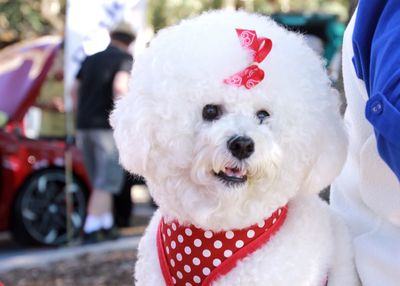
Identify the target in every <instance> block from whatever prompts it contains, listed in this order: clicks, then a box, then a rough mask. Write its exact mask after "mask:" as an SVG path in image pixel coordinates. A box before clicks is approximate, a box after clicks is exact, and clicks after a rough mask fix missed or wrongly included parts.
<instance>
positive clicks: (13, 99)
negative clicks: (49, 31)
mask: <svg viewBox="0 0 400 286" xmlns="http://www.w3.org/2000/svg"><path fill="white" fill-rule="evenodd" d="M60 46H61V38H60V37H57V36H46V37H41V38H38V39H36V40H32V41H26V42H22V43H18V44H15V45H12V46H9V47H7V48H5V49H3V50H2V51H0V113H1V117H6V121H15V120H21V119H22V118H23V116H24V115H25V113H26V111H27V109H28V108H29V107H30V106H31V105H32V104H33V102H34V101H35V99H36V97H37V96H38V95H39V91H40V87H41V86H42V84H43V82H44V80H45V79H46V75H47V73H48V71H49V69H50V67H51V65H52V63H53V60H54V57H55V55H56V54H57V51H58V50H59V49H60Z"/></svg>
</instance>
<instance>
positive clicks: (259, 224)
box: [257, 221, 265, 228]
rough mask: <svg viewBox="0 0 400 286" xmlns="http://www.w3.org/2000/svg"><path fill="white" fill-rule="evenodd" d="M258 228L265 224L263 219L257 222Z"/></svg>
mask: <svg viewBox="0 0 400 286" xmlns="http://www.w3.org/2000/svg"><path fill="white" fill-rule="evenodd" d="M257 225H258V227H259V228H263V227H264V225H265V221H260V222H259V223H257Z"/></svg>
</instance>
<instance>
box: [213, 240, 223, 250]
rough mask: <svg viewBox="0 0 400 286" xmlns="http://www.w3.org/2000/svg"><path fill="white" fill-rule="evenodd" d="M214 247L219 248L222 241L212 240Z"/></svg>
mask: <svg viewBox="0 0 400 286" xmlns="http://www.w3.org/2000/svg"><path fill="white" fill-rule="evenodd" d="M214 247H215V248H216V249H220V248H221V247H222V242H221V241H220V240H216V241H214Z"/></svg>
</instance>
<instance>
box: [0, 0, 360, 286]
mask: <svg viewBox="0 0 400 286" xmlns="http://www.w3.org/2000/svg"><path fill="white" fill-rule="evenodd" d="M356 3H357V1H355V0H247V1H243V0H165V1H164V0H0V160H1V161H0V162H1V164H0V285H2V283H3V284H4V285H132V283H133V282H132V273H133V267H134V262H135V255H136V247H137V243H138V241H139V239H140V236H141V234H142V233H143V231H144V229H145V227H146V225H147V223H148V221H149V218H150V217H151V215H152V213H153V212H154V210H155V208H156V206H155V204H154V203H153V202H152V200H151V198H150V196H149V194H148V191H147V188H146V182H145V178H142V177H140V176H139V175H140V174H138V175H135V176H133V175H128V174H126V178H125V182H124V185H123V186H122V188H121V191H120V193H119V194H118V195H116V196H114V215H115V220H116V225H117V227H118V231H119V235H120V236H119V239H117V240H114V241H105V242H101V243H98V244H96V245H85V244H83V243H82V241H81V232H82V227H83V222H84V219H85V216H86V207H87V201H88V197H89V195H90V193H91V189H92V187H91V184H90V182H89V180H88V176H87V173H86V170H85V168H84V166H83V163H82V158H81V154H80V152H79V150H78V149H77V148H76V146H75V142H74V135H75V128H74V125H75V124H74V115H73V112H72V103H71V99H70V97H69V93H70V92H69V91H70V88H71V84H72V81H73V79H74V77H75V75H76V73H77V70H78V67H79V65H80V63H81V62H82V61H83V60H84V59H85V57H86V56H88V55H91V54H93V53H95V52H98V51H101V50H103V49H104V48H105V47H106V46H107V44H108V42H109V38H108V30H109V29H110V28H111V27H112V26H114V25H115V24H116V23H118V22H120V21H125V22H128V23H129V24H130V26H131V28H132V29H133V30H134V31H135V33H136V35H137V39H136V41H135V44H134V45H132V47H131V48H130V51H131V53H132V55H133V57H135V56H137V55H138V54H140V53H141V52H142V51H143V50H144V49H145V47H146V46H147V45H148V44H149V42H150V41H151V39H152V38H153V37H154V35H155V34H156V33H157V31H159V30H160V29H162V28H164V27H166V26H169V25H173V24H175V23H177V22H179V20H181V19H183V18H186V17H190V16H194V15H198V14H200V13H201V12H203V11H207V10H210V9H243V10H247V11H250V12H257V13H261V14H265V15H269V16H271V17H272V18H273V19H274V20H275V21H277V22H278V23H279V24H281V25H283V26H285V27H286V28H288V29H290V30H293V31H296V32H298V33H302V34H304V36H305V38H306V40H307V42H308V43H309V45H310V47H311V48H313V49H314V51H315V52H316V53H318V54H319V55H320V57H321V58H322V59H323V60H324V62H325V65H326V68H327V70H328V72H329V75H330V78H331V80H332V84H333V85H334V86H335V87H336V88H337V89H338V90H339V92H341V93H342V92H343V90H342V80H341V45H342V38H343V33H344V30H345V27H346V24H347V21H348V20H349V16H351V14H352V11H354V8H355V6H356ZM344 108H345V102H344V101H343V110H344ZM323 196H324V198H325V199H327V200H328V199H329V197H328V196H329V193H328V192H326V191H325V192H324V194H323Z"/></svg>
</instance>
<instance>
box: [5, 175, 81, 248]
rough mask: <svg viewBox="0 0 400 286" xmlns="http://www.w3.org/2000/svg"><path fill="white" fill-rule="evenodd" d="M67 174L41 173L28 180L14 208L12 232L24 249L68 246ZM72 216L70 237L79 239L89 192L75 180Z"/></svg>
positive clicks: (72, 188)
mask: <svg viewBox="0 0 400 286" xmlns="http://www.w3.org/2000/svg"><path fill="white" fill-rule="evenodd" d="M65 186H66V183H65V170H63V169H48V170H42V171H39V172H37V173H36V174H34V175H33V176H31V177H29V178H28V179H27V181H26V182H25V183H24V184H23V186H22V188H21V189H20V190H19V192H18V195H17V199H16V201H15V204H14V209H13V217H12V222H11V224H12V225H11V231H12V234H13V237H14V239H15V240H16V241H17V242H18V243H19V244H22V245H48V246H58V245H63V244H65V243H67V242H68V239H69V237H68V234H67V219H66V218H67V215H66V203H65V201H66V198H65ZM71 190H72V201H73V206H74V207H73V212H72V215H71V220H70V222H71V226H72V227H71V230H72V231H71V234H72V238H73V239H75V238H76V237H78V236H79V234H80V232H81V230H82V227H83V223H84V219H85V215H86V201H87V195H88V191H87V188H86V187H85V185H84V184H83V183H82V182H81V181H80V180H78V178H76V177H74V179H73V183H72V186H71Z"/></svg>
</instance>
